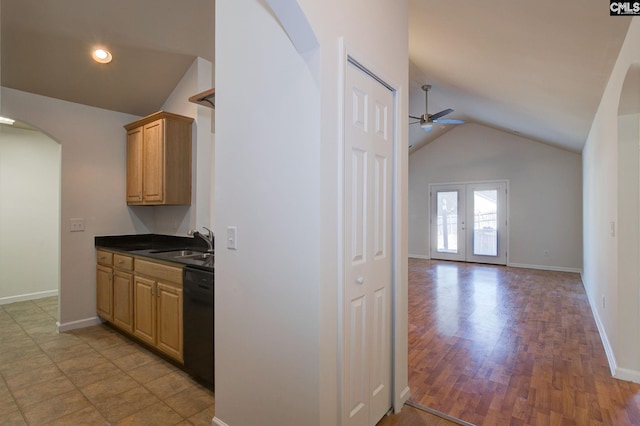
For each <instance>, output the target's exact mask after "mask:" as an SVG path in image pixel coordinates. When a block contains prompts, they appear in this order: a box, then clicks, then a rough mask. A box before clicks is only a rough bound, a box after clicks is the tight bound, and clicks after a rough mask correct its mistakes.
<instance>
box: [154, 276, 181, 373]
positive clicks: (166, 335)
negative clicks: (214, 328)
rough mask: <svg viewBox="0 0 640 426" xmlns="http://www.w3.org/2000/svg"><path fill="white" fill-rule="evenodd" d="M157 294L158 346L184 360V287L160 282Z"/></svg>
mask: <svg viewBox="0 0 640 426" xmlns="http://www.w3.org/2000/svg"><path fill="white" fill-rule="evenodd" d="M157 294H158V298H157V302H158V303H157V305H156V312H157V327H158V328H157V331H158V336H157V347H158V349H160V350H161V351H162V352H164V353H166V354H167V355H169V356H171V357H173V358H175V359H178V360H180V361H182V360H183V350H182V344H183V340H182V339H183V336H182V289H181V288H177V287H176V286H173V285H170V284H163V283H160V282H159V283H158V287H157Z"/></svg>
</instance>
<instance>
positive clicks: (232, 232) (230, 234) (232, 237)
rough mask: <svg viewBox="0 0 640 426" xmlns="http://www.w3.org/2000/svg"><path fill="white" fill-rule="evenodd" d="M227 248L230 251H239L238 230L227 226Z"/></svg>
mask: <svg viewBox="0 0 640 426" xmlns="http://www.w3.org/2000/svg"><path fill="white" fill-rule="evenodd" d="M227 248H228V249H229V250H237V249H238V228H236V227H235V226H227Z"/></svg>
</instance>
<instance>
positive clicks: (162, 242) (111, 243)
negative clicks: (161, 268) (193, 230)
mask: <svg viewBox="0 0 640 426" xmlns="http://www.w3.org/2000/svg"><path fill="white" fill-rule="evenodd" d="M95 246H96V248H103V249H107V250H112V251H117V252H122V253H126V254H130V255H134V256H140V257H146V258H149V259H152V260H161V261H164V262H173V263H178V264H181V265H184V266H192V267H195V268H198V269H202V270H205V271H211V272H213V270H214V257H213V256H211V257H210V258H209V259H207V260H194V259H188V258H176V257H173V256H169V255H167V254H166V252H167V251H169V250H171V251H174V250H193V251H201V252H206V251H207V244H206V243H205V242H204V241H202V240H201V239H200V238H194V237H176V236H172V235H158V234H142V235H109V236H101V237H95Z"/></svg>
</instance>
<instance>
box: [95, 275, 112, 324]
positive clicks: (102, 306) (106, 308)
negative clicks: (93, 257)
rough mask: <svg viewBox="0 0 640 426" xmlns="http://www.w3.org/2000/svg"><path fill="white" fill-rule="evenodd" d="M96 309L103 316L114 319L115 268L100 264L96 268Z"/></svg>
mask: <svg viewBox="0 0 640 426" xmlns="http://www.w3.org/2000/svg"><path fill="white" fill-rule="evenodd" d="M96 310H97V313H98V315H99V316H100V317H101V318H103V319H105V320H107V321H112V320H113V269H112V268H110V267H108V266H104V265H100V264H99V265H98V266H97V269H96Z"/></svg>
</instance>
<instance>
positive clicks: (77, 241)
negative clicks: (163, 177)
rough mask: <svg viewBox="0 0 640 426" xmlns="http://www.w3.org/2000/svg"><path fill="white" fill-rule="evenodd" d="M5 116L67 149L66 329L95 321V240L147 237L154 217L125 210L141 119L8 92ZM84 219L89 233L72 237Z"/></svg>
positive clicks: (64, 184)
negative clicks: (135, 126) (132, 135)
mask: <svg viewBox="0 0 640 426" xmlns="http://www.w3.org/2000/svg"><path fill="white" fill-rule="evenodd" d="M2 115H3V116H7V117H12V118H14V119H17V120H20V121H23V122H25V123H29V124H31V125H32V126H34V127H36V128H38V129H40V130H42V131H43V132H44V133H46V134H47V135H49V136H50V137H51V138H52V139H54V140H56V141H58V143H59V144H60V146H61V150H62V151H61V155H62V157H61V158H62V160H61V170H62V177H61V188H62V190H61V206H60V222H59V223H61V225H60V226H61V228H60V229H61V235H60V258H61V260H60V319H59V322H60V325H61V329H65V328H69V327H76V326H78V325H84V324H90V323H92V322H94V321H96V308H95V249H94V237H95V236H96V235H110V234H134V233H148V232H149V229H148V228H147V227H146V225H145V223H152V222H153V217H152V216H150V212H149V211H148V210H144V207H142V208H138V209H128V208H127V206H126V203H125V175H126V162H125V159H126V149H125V139H124V138H125V133H124V129H123V127H122V126H123V125H124V124H126V123H130V122H132V121H134V120H135V119H136V118H137V117H135V116H132V115H128V114H121V113H117V112H113V111H107V110H103V109H99V108H92V107H88V106H85V105H80V104H74V103H71V102H65V101H60V100H57V99H53V98H47V97H44V96H38V95H34V94H30V93H26V92H20V91H17V90H13V89H8V88H2ZM70 218H83V219H84V220H85V227H86V230H85V231H84V232H69V219H70Z"/></svg>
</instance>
